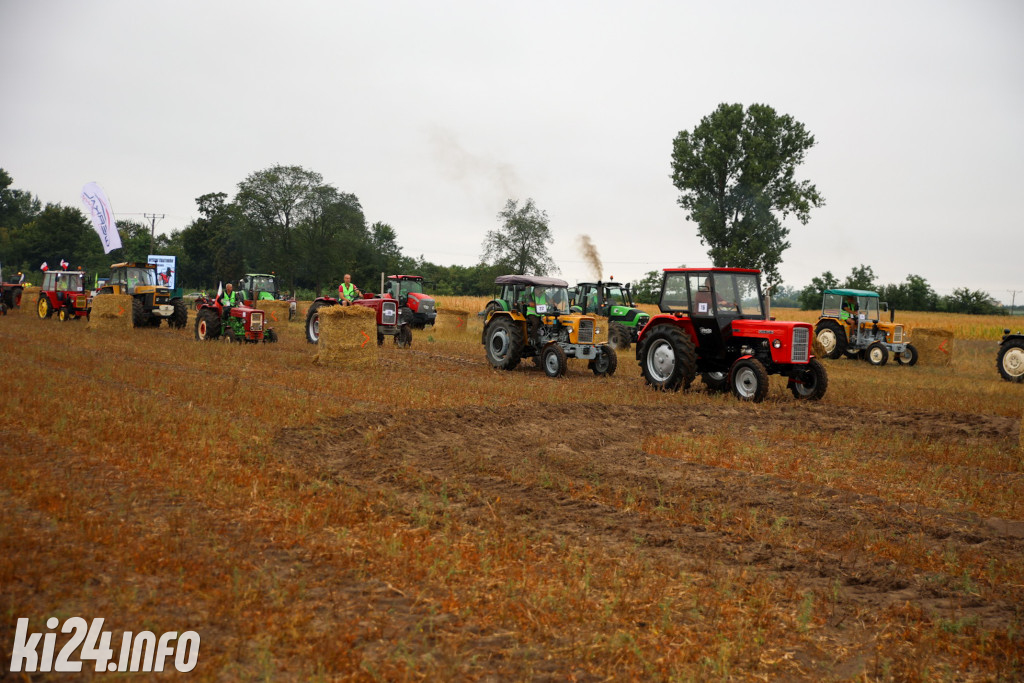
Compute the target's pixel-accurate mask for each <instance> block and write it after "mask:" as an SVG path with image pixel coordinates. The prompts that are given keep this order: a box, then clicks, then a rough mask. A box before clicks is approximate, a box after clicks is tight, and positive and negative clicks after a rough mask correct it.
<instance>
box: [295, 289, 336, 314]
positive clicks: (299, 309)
mask: <svg viewBox="0 0 1024 683" xmlns="http://www.w3.org/2000/svg"><path fill="white" fill-rule="evenodd" d="M327 294H328V295H330V292H328V293H327ZM312 305H313V302H312V301H296V302H295V318H294V319H295V320H300V321H305V320H306V313H307V312H308V311H309V307H310V306H312Z"/></svg>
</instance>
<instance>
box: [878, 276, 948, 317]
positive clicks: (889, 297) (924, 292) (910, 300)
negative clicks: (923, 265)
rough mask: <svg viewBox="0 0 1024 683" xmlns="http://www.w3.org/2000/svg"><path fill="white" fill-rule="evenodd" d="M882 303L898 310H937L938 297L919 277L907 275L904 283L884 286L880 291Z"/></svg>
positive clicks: (925, 281)
mask: <svg viewBox="0 0 1024 683" xmlns="http://www.w3.org/2000/svg"><path fill="white" fill-rule="evenodd" d="M879 294H880V295H881V297H882V299H883V300H884V301H887V302H889V305H890V306H892V307H893V308H896V309H899V310H911V311H934V310H937V307H938V303H939V296H938V295H937V294H936V293H935V290H933V289H932V287H931V285H929V284H928V281H927V280H925V279H924V278H923V277H921V276H920V275H908V276H907V279H906V280H905V281H904V282H901V283H898V284H888V285H884V286H883V287H882V288H881V289H880V290H879Z"/></svg>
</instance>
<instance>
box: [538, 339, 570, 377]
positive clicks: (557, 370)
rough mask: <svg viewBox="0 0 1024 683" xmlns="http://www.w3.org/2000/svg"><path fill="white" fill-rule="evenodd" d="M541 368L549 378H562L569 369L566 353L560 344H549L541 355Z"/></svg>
mask: <svg viewBox="0 0 1024 683" xmlns="http://www.w3.org/2000/svg"><path fill="white" fill-rule="evenodd" d="M540 360H541V367H543V368H544V374H545V375H547V376H548V377H562V376H564V375H565V371H566V370H567V369H568V368H569V361H568V360H567V359H566V357H565V351H563V350H562V347H561V346H559V345H558V344H548V345H547V346H545V347H544V350H543V351H541V353H540Z"/></svg>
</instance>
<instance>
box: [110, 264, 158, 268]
mask: <svg viewBox="0 0 1024 683" xmlns="http://www.w3.org/2000/svg"><path fill="white" fill-rule="evenodd" d="M110 267H111V268H153V269H156V264H155V263H113V264H111V266H110Z"/></svg>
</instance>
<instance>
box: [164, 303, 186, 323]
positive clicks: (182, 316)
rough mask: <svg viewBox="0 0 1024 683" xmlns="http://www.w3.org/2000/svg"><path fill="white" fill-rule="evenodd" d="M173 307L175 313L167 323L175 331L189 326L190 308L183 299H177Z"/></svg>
mask: <svg viewBox="0 0 1024 683" xmlns="http://www.w3.org/2000/svg"><path fill="white" fill-rule="evenodd" d="M171 305H173V306H174V313H173V314H172V315H171V317H170V319H169V320H168V321H167V322H168V324H169V325H170V326H171V327H173V328H174V329H176V330H180V329H181V328H183V327H185V325H188V306H186V305H185V302H184V301H182V300H181V299H175V300H174V301H172V302H171Z"/></svg>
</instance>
